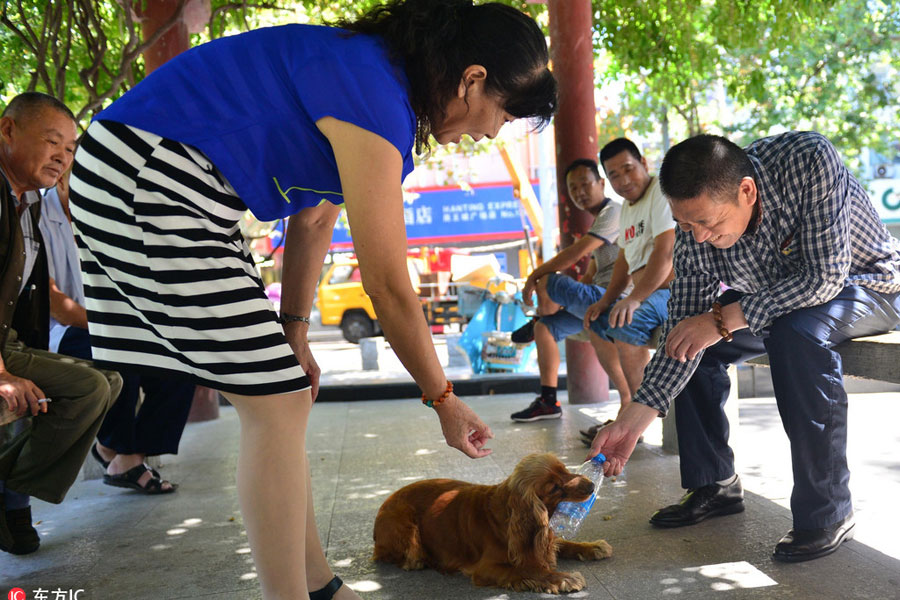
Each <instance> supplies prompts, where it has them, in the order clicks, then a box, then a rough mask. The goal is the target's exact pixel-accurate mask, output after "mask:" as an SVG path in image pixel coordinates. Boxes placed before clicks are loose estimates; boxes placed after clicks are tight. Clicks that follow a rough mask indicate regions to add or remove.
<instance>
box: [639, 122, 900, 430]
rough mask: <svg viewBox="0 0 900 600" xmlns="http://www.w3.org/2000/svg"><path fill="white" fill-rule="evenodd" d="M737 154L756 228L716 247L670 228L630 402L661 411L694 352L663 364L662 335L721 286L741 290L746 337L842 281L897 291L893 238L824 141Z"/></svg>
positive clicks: (705, 305)
mask: <svg viewBox="0 0 900 600" xmlns="http://www.w3.org/2000/svg"><path fill="white" fill-rule="evenodd" d="M746 151H747V154H748V155H749V157H750V161H751V162H752V163H753V166H754V169H755V170H756V176H755V178H754V179H755V181H756V187H757V189H758V196H757V198H758V199H759V202H760V206H761V208H762V218H761V220H760V221H759V224H758V225H757V227H756V229H755V230H753V231H749V232H747V233H745V234H744V235H743V236H741V238H740V239H739V240H738V241H737V243H736V244H734V245H733V246H732V247H730V248H726V249H724V250H720V249H718V248H715V247H714V246H712V245H710V244H698V243H696V242H695V241H694V238H693V236H692V235H691V234H690V233H688V232H684V231H681V230H679V229H676V232H677V234H676V238H675V258H674V264H675V279H674V281H672V284H671V286H670V288H671V290H672V296H671V298H670V300H669V316H668V320H667V321H666V323H665V325H664V326H663V335H662V338H661V341H660V346H659V351H657V352H656V354H655V355H654V357H653V360H652V361H650V364H649V365H648V366H647V369H646V370H645V372H644V380H643V383H642V385H641V387H640V389H639V390H638V392H637V394H635V397H634V401H635V402H639V403H641V404H645V405H647V406H649V407H651V408H655V409H657V410H658V411H659V412H660V413H662V414H665V413H666V412H667V411H668V409H669V403H670V402H671V401H672V399H673V398H675V396H677V395H678V394H679V393H680V392H681V390H682V389H684V386H685V385H687V382H688V380H689V379H690V378H691V375H693V373H694V370H695V369H696V368H697V365H698V363H699V362H700V358H701V356H702V355H703V353H702V352H701V353H699V354H698V355H697V356H696V357H694V360H692V361H687V362H684V363H681V362H678V361H676V360H673V359H671V358H669V357H668V356H666V353H665V351H664V349H663V345H664V344H665V339H666V336H667V335H668V333H669V331H670V330H671V329H672V327H674V326H675V324H676V323H678V322H679V321H681V320H682V319H685V318H686V317H690V316H693V315H697V314H701V313H704V312H707V311H708V310H709V309H710V307H711V306H712V303H713V302H714V301H715V299H716V297H717V296H718V294H719V291H720V283H724V284H725V285H727V286H729V287H731V288H733V289H735V290H737V291H739V292H743V293H744V294H745V295H744V296H743V297H742V298H741V300H740V303H741V308H742V309H743V312H744V316H745V317H746V319H747V323H748V324H749V327H750V331H751V332H752V333H754V334H755V335H759V334H760V333H761V332H762V331H763V329H765V328H766V327H768V326H769V325H771V324H772V322H773V321H774V320H775V319H776V318H778V317H780V316H781V315H784V314H786V313H789V312H793V311H795V310H798V309H800V308H804V307H807V306H816V305H819V304H824V303H825V302H828V301H829V300H831V299H832V298H834V297H835V296H836V295H837V294H838V292H840V290H841V289H843V288H844V287H845V286H847V285H859V286H863V287H867V288H869V289H873V290H876V291H879V292H884V293H893V292H900V242H898V241H897V240H896V239H895V238H893V237H891V235H890V233H888V231H887V228H885V226H884V224H883V223H882V222H881V219H880V218H879V216H878V214H877V213H876V212H875V207H874V206H872V202H871V201H870V200H869V196H868V194H867V193H866V191H865V190H864V189H863V187H862V186H861V185H860V184H859V182H858V181H857V180H856V179H855V178H854V177H853V176H852V175H851V174H850V172H849V171H848V170H847V168H846V167H845V166H844V164H843V162H842V161H841V157H840V156H839V155H838V153H837V150H835V148H834V146H832V145H831V143H829V142H828V140H827V139H825V138H824V137H823V136H821V135H819V134H817V133H813V132H790V133H785V134H782V135H776V136H772V137H768V138H764V139H761V140H758V141H756V142H754V143H753V144H751V145H750V146H748V147H747V148H746Z"/></svg>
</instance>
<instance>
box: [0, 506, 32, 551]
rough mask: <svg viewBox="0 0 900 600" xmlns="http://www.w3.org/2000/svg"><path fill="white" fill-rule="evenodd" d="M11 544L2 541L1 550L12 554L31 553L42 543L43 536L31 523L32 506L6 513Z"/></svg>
mask: <svg viewBox="0 0 900 600" xmlns="http://www.w3.org/2000/svg"><path fill="white" fill-rule="evenodd" d="M5 521H6V526H7V528H8V529H7V531H8V532H9V534H10V537H11V539H12V543H11V544H8V545H7V544H5V543H0V550H3V551H4V552H9V553H10V554H31V553H32V552H34V551H35V550H37V549H38V548H39V547H40V545H41V538H40V536H39V535H38V532H37V530H36V529H35V528H34V526H32V524H31V507H30V506H28V507H25V508H20V509H17V510H8V511H6V513H5Z"/></svg>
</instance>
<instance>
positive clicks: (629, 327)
mask: <svg viewBox="0 0 900 600" xmlns="http://www.w3.org/2000/svg"><path fill="white" fill-rule="evenodd" d="M600 163H601V164H602V165H603V170H604V171H605V172H606V177H607V178H608V179H609V183H610V184H611V185H612V187H613V190H615V192H616V193H617V194H619V195H620V196H622V198H624V199H625V203H624V205H623V206H622V212H621V215H620V217H619V239H618V244H619V248H620V249H619V255H618V257H617V258H616V263H615V266H614V268H613V273H612V278H611V280H610V282H609V286H608V287H607V288H606V292H605V293H604V294H603V297H602V298H600V300H598V301H597V302H595V303H594V304H592V305H591V306H590V307H588V309H587V311H585V316H584V325H585V327H586V328H589V329H590V330H591V331H592V332H594V333H595V334H597V335H598V336H600V337H601V338H603V339H606V340H608V341H611V342H613V343H614V344H615V346H616V350H617V351H618V354H619V360H620V362H621V364H622V370H623V371H624V372H625V378H626V379H627V380H628V387H629V390H630V392H631V395H632V396H633V395H634V393H635V392H636V391H637V389H638V387H639V386H640V384H641V380H642V379H643V373H644V367H645V366H647V363H648V362H649V361H650V349H649V347H648V344H649V342H650V338H651V337H652V334H653V330H654V329H656V328H657V327H659V326H661V325H662V324H663V323H664V322H665V320H666V317H667V314H668V312H667V306H666V305H667V303H668V301H669V282H670V281H672V279H673V278H674V270H673V268H672V254H673V248H674V245H675V221H674V220H673V219H672V211H671V209H670V208H669V204H668V202H667V201H666V199H665V197H664V196H663V195H662V192H661V191H660V189H659V181H658V180H657V178H655V177H651V176H650V173H649V171H648V168H647V161H646V159H644V158H643V157H642V156H641V153H640V151H639V150H638V148H637V146H635V145H634V143H633V142H631V141H630V140H628V139H626V138H618V139H615V140H613V141H611V142H610V143H608V144H607V145H606V146H604V147H603V149H602V150H601V151H600ZM629 285H633V286H634V287H633V288H632V289H631V291H630V292H629V293H627V294H626V295H625V296H624V297H623V298H620V296H621V295H622V294H623V293H625V292H626V290H627V288H628V286H629Z"/></svg>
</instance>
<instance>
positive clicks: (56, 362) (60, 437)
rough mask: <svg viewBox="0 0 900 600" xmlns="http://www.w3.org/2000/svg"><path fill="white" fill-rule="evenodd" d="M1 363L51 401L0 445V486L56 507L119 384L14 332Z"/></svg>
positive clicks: (108, 373) (113, 376)
mask: <svg viewBox="0 0 900 600" xmlns="http://www.w3.org/2000/svg"><path fill="white" fill-rule="evenodd" d="M3 361H4V363H5V364H6V370H7V371H8V372H10V373H12V374H13V375H16V376H17V377H22V378H24V379H29V380H31V381H32V382H34V384H35V385H37V386H38V387H39V388H40V389H41V391H43V392H44V394H45V395H46V396H47V397H48V398H50V399H51V400H52V402H50V404H49V405H48V406H47V412H46V413H38V414H37V416H35V417H26V418H29V419H30V421H31V423H30V424H29V425H28V426H25V427H19V428H18V429H20V430H21V431H20V433H19V434H18V435H16V436H15V437H13V438H12V439H11V440H9V441H8V442H6V443H4V444H3V445H2V446H0V481H5V482H6V487H7V488H8V489H11V490H13V491H16V492H19V493H20V494H28V495H29V496H34V497H35V498H40V499H41V500H44V501H46V502H53V503H54V504H59V503H60V502H62V501H63V498H65V496H66V492H68V491H69V488H70V487H71V486H72V484H73V483H75V479H76V478H77V477H78V471H79V470H80V469H81V465H82V464H83V463H84V459H85V457H86V456H87V454H88V452H89V451H90V449H91V445H92V444H93V442H94V437H95V436H96V435H97V431H98V430H99V429H100V425H101V423H103V417H104V416H105V415H106V411H107V410H109V407H110V406H111V405H112V403H113V401H114V400H115V399H116V398H117V397H118V395H119V390H121V389H122V379H121V377H119V374H118V373H115V372H113V371H103V370H100V369H96V368H94V367H93V366H92V364H91V363H90V361H86V360H82V359H78V358H71V357H69V356H62V355H60V354H54V353H52V352H46V351H44V350H35V349H33V348H29V347H27V346H25V345H24V344H23V343H22V342H20V341H19V340H18V339H17V336H16V333H15V331H10V335H9V338H8V339H7V342H6V345H5V346H4V348H3ZM14 425H15V423H13V424H10V425H8V426H7V427H8V428H9V427H12V426H14Z"/></svg>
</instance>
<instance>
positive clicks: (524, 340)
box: [509, 317, 540, 344]
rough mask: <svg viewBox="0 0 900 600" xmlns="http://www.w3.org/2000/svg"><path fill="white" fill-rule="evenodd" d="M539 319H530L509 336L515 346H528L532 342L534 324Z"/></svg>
mask: <svg viewBox="0 0 900 600" xmlns="http://www.w3.org/2000/svg"><path fill="white" fill-rule="evenodd" d="M538 319H540V317H532V318H531V320H530V321H528V322H527V323H525V324H524V325H522V326H521V327H519V328H518V329H516V330H515V331H513V332H512V335H510V336H509V339H511V340H512V341H513V342H514V343H516V344H530V343H531V342H533V341H534V324H535V323H537V322H538Z"/></svg>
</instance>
